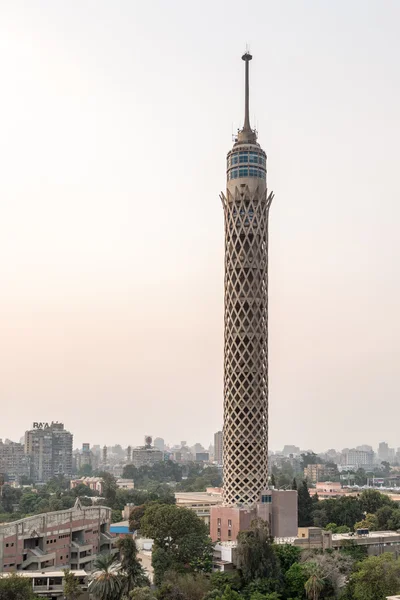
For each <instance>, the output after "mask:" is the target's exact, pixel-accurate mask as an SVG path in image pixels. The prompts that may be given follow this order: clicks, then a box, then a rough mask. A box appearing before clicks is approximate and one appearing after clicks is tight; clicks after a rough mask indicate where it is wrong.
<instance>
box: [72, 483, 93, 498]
mask: <svg viewBox="0 0 400 600" xmlns="http://www.w3.org/2000/svg"><path fill="white" fill-rule="evenodd" d="M71 494H72V495H73V496H98V493H97V492H96V491H95V490H92V489H91V488H90V487H89V486H88V485H85V484H84V483H78V485H77V486H76V487H74V488H72V490H71Z"/></svg>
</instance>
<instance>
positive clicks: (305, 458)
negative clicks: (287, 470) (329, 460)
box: [301, 452, 324, 472]
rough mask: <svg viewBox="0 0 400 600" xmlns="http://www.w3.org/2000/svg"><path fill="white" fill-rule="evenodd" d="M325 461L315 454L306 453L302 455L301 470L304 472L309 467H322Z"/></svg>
mask: <svg viewBox="0 0 400 600" xmlns="http://www.w3.org/2000/svg"><path fill="white" fill-rule="evenodd" d="M323 462H324V461H323V460H322V459H321V458H320V457H319V456H318V454H315V452H305V453H304V454H302V455H301V470H302V471H303V472H304V469H305V468H306V467H307V466H308V465H321V464H323Z"/></svg>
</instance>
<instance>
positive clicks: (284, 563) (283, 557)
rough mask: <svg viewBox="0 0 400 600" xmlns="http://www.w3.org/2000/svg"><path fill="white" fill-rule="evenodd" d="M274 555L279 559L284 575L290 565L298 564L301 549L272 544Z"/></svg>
mask: <svg viewBox="0 0 400 600" xmlns="http://www.w3.org/2000/svg"><path fill="white" fill-rule="evenodd" d="M273 548H274V551H275V554H276V555H277V557H278V559H279V563H280V565H281V571H282V573H286V571H288V570H289V569H290V567H291V566H292V565H294V564H295V563H297V562H299V560H300V555H301V549H300V548H299V547H298V546H292V545H291V544H274V546H273Z"/></svg>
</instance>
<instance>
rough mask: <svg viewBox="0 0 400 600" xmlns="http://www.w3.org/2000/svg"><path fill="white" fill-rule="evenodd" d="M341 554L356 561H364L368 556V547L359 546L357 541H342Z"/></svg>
mask: <svg viewBox="0 0 400 600" xmlns="http://www.w3.org/2000/svg"><path fill="white" fill-rule="evenodd" d="M340 552H341V553H342V554H345V555H347V556H350V557H351V558H353V559H354V560H363V559H364V558H365V557H366V556H367V548H366V546H358V545H357V543H356V541H355V540H342V542H341V546H340Z"/></svg>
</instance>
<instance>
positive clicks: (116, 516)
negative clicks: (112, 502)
mask: <svg viewBox="0 0 400 600" xmlns="http://www.w3.org/2000/svg"><path fill="white" fill-rule="evenodd" d="M121 519H122V514H121V511H120V510H114V509H113V510H112V511H111V523H119V522H120V520H121Z"/></svg>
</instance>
